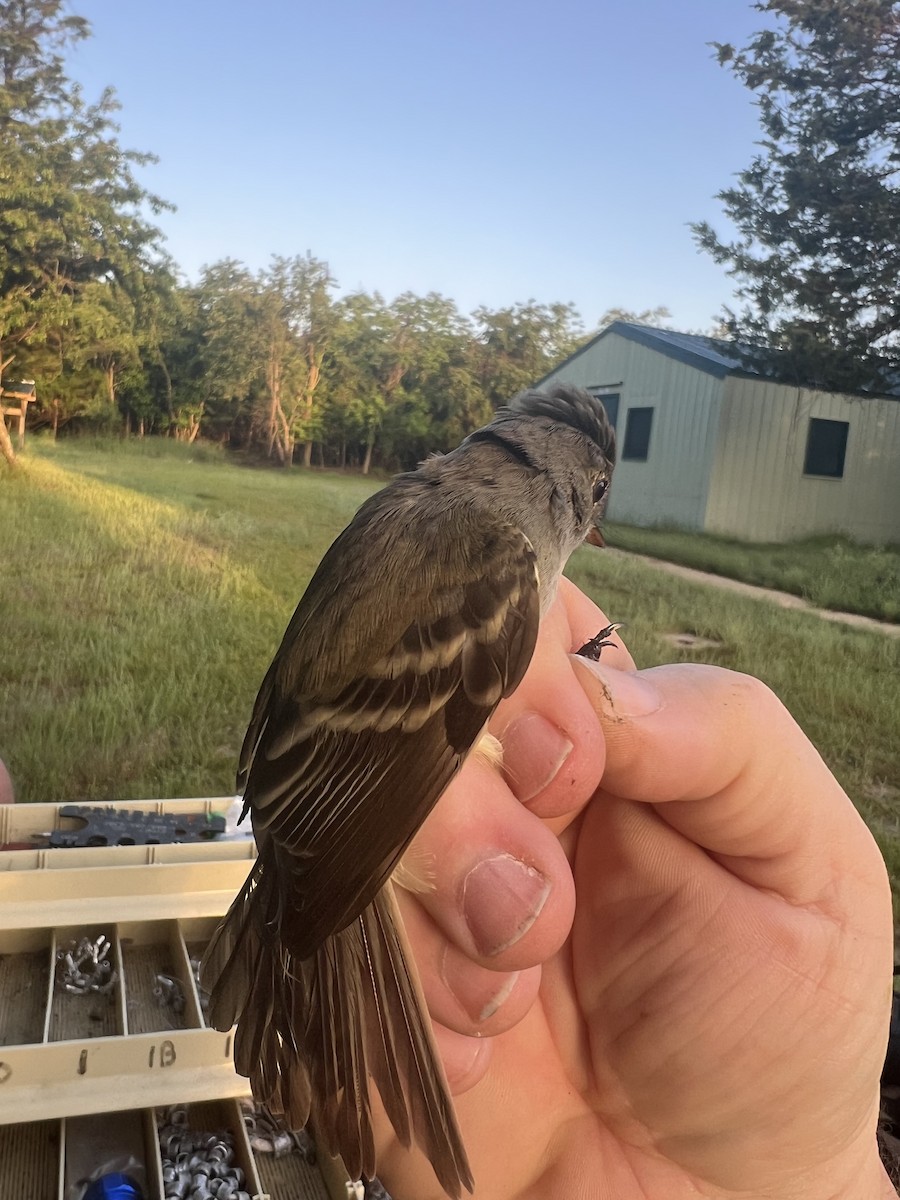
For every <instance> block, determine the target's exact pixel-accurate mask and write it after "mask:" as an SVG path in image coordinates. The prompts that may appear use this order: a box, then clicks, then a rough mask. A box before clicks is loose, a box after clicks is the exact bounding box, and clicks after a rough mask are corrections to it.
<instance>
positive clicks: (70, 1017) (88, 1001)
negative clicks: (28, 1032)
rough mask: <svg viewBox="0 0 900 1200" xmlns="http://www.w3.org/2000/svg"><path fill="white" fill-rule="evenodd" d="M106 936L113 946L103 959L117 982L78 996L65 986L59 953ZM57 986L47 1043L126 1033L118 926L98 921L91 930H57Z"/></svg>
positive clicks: (55, 970) (51, 1004) (53, 989)
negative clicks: (110, 966) (101, 989)
mask: <svg viewBox="0 0 900 1200" xmlns="http://www.w3.org/2000/svg"><path fill="white" fill-rule="evenodd" d="M101 936H103V937H104V938H105V939H106V940H107V941H109V943H110V948H109V951H108V953H107V954H106V955H105V956H104V957H105V958H106V960H107V961H108V962H109V963H110V964H111V965H112V969H113V971H114V972H115V977H116V978H115V983H113V985H112V987H111V988H110V989H109V990H108V991H98V992H90V991H89V992H85V993H83V994H76V993H73V992H69V991H66V990H65V987H64V986H62V984H61V982H60V980H61V972H60V965H59V956H60V954H61V953H62V954H65V953H66V952H71V951H72V948H73V947H77V946H78V944H79V943H80V942H81V940H82V938H85V937H87V938H88V939H89V940H90V941H92V942H96V941H97V940H98V939H99V938H100V937H101ZM53 962H54V983H53V987H52V996H51V1000H50V1022H49V1028H48V1030H47V1041H48V1042H68V1041H84V1039H85V1038H98V1037H111V1036H113V1035H116V1034H122V1033H124V1031H125V1020H124V1009H123V1004H122V960H121V956H120V953H119V946H118V941H117V939H116V931H115V926H110V925H104V924H102V923H100V922H98V923H97V924H95V925H92V926H90V927H89V928H84V927H81V928H75V927H73V928H67V929H56V930H54V933H53Z"/></svg>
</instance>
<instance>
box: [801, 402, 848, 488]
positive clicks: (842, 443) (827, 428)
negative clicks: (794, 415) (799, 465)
mask: <svg viewBox="0 0 900 1200" xmlns="http://www.w3.org/2000/svg"><path fill="white" fill-rule="evenodd" d="M849 428H850V424H849V422H848V421H824V420H822V419H821V418H819V417H812V418H811V419H810V422H809V434H808V436H807V438H806V458H805V459H804V461H803V474H804V475H824V476H826V477H827V478H828V479H843V478H844V457H845V455H846V453H847V431H848V430H849Z"/></svg>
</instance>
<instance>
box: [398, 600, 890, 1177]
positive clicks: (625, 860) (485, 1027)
mask: <svg viewBox="0 0 900 1200" xmlns="http://www.w3.org/2000/svg"><path fill="white" fill-rule="evenodd" d="M605 623H606V619H605V617H603V615H602V614H601V613H599V612H598V610H597V609H596V608H595V607H594V606H593V605H592V604H590V602H589V601H587V600H586V598H585V597H583V596H582V595H581V594H580V593H578V592H577V590H576V589H575V588H574V587H572V585H570V584H564V586H563V588H562V589H561V595H560V599H559V600H558V602H557V604H556V605H555V606H554V609H553V610H552V611H551V613H550V614H548V619H547V620H546V621H545V622H544V627H543V630H542V634H541V639H540V642H539V647H538V651H537V653H536V655H535V659H534V661H533V663H532V665H531V668H530V669H529V672H528V675H527V676H526V678H525V680H524V681H523V683H522V685H521V687H520V688H519V689H518V691H517V692H516V693H515V695H514V696H513V697H511V699H510V700H509V701H508V702H506V704H505V705H503V706H501V709H500V710H498V713H497V716H496V720H495V722H494V723H492V728H493V729H494V731H495V732H497V733H498V734H499V735H500V736H501V740H502V741H503V742H504V749H505V755H504V758H505V761H504V772H505V777H501V776H500V774H499V773H498V772H497V771H496V770H494V769H493V768H491V767H489V766H488V765H486V764H484V763H481V762H470V763H469V764H467V766H466V769H465V771H464V772H463V773H462V774H461V776H460V777H459V779H458V780H457V781H456V782H455V783H454V784H453V786H452V788H451V789H449V790H448V792H447V794H446V795H445V796H444V797H443V798H442V800H441V802H440V804H439V805H438V806H437V808H436V809H435V812H434V813H433V815H432V817H430V818H429V820H428V822H427V823H426V825H425V827H424V828H423V830H422V831H421V834H420V836H419V838H417V841H416V843H415V844H414V853H413V857H412V866H413V870H414V871H418V872H419V873H426V868H428V870H427V873H428V874H429V875H430V883H431V887H430V888H429V889H428V890H425V891H423V892H421V893H419V894H417V895H414V896H411V895H405V896H404V911H405V917H406V920H407V927H408V930H409V933H410V937H411V939H412V941H413V944H414V947H415V950H416V957H417V961H418V963H419V967H420V972H421V975H422V980H423V986H424V989H425V994H426V997H427V999H428V1002H429V1007H430V1009H431V1012H432V1016H433V1017H434V1019H435V1021H436V1023H437V1024H436V1035H437V1038H438V1043H439V1046H440V1047H441V1050H442V1053H443V1055H444V1060H445V1064H446V1068H447V1073H448V1079H449V1082H450V1086H451V1089H452V1090H453V1091H454V1092H455V1093H456V1104H457V1111H458V1113H459V1117H460V1122H461V1125H462V1129H463V1134H464V1136H465V1139H466V1144H467V1148H468V1150H469V1153H470V1157H471V1161H472V1167H473V1172H474V1175H475V1180H476V1197H486V1198H489V1200H538V1198H540V1200H564V1198H565V1200H571V1198H573V1197H575V1196H579V1197H585V1198H591V1200H681V1198H682V1197H684V1198H687V1197H692V1198H696V1197H704V1198H707V1200H713V1198H722V1200H724V1198H725V1197H730V1198H734V1197H747V1198H750V1197H752V1198H753V1200H763V1198H769V1197H771V1198H773V1200H775V1198H777V1200H857V1198H859V1200H862V1198H863V1197H865V1200H875V1198H876V1197H878V1198H880V1197H889V1196H893V1195H894V1192H893V1189H892V1188H891V1185H890V1184H889V1182H888V1180H887V1176H886V1175H885V1173H884V1171H883V1170H882V1168H881V1166H880V1163H879V1160H878V1155H877V1150H876V1143H875V1122H876V1118H877V1110H878V1094H879V1093H878V1080H879V1074H880V1069H881V1064H882V1062H883V1058H884V1047H885V1042H886V1037H887V1027H888V1020H889V1008H890V986H891V968H892V937H891V913H890V893H889V888H888V884H887V880H886V875H885V871H884V866H883V864H882V862H881V858H880V855H879V854H878V851H877V849H876V847H875V845H874V842H873V841H872V839H871V837H870V835H869V834H868V831H867V830H866V829H865V826H864V825H863V823H862V821H861V819H860V818H859V816H858V815H857V813H856V811H855V809H854V808H853V806H852V805H851V803H850V802H849V800H848V799H847V797H846V796H845V795H844V793H843V792H842V791H841V789H840V787H839V786H838V784H837V783H836V781H835V780H834V778H833V777H832V776H831V774H830V773H829V771H828V770H827V768H826V767H825V766H824V764H823V763H822V761H821V759H820V758H819V756H818V754H817V753H816V751H815V750H814V748H813V747H812V746H811V744H810V743H809V742H808V740H807V739H806V737H805V736H804V734H803V733H802V731H801V730H800V729H799V728H798V727H797V725H796V724H795V723H794V722H793V720H792V718H791V717H790V715H789V714H788V713H787V711H786V710H785V709H784V708H783V706H782V705H781V704H780V703H779V702H778V700H777V699H776V698H775V697H774V696H773V695H772V694H771V693H770V692H769V691H768V690H767V689H766V688H765V687H763V685H761V684H759V683H757V682H756V681H754V680H752V679H749V678H748V677H746V676H742V675H736V674H734V673H732V672H728V671H724V670H720V669H718V668H710V667H698V666H689V665H688V666H672V667H663V668H657V669H654V670H650V671H644V672H640V673H639V674H637V675H634V674H632V673H631V668H632V663H631V660H630V658H629V657H628V655H627V652H626V651H625V650H624V648H623V647H621V646H616V647H614V648H612V649H610V650H608V651H604V654H603V659H602V662H601V664H600V665H599V666H597V667H595V666H593V665H592V664H589V663H586V662H584V661H583V660H578V659H573V658H572V657H570V654H569V652H570V651H571V650H572V648H573V647H577V646H580V645H581V644H582V643H583V642H584V641H586V640H587V639H588V638H589V637H590V636H592V635H593V634H594V633H595V632H596V630H597V629H598V628H600V627H601V626H602V625H604V624H605ZM560 731H563V733H562V735H560ZM566 741H567V742H568V743H571V745H572V749H571V751H570V753H569V754H568V757H566V758H565V760H564V761H563V762H562V763H561V764H560V754H561V750H562V749H564V743H565V742H566ZM554 767H555V768H557V770H556V773H555V775H554V772H553V769H554ZM550 775H553V778H552V779H551V780H550V782H545V781H546V780H547V779H548V777H549V776H550ZM601 776H602V785H601V788H600V789H599V790H597V780H599V779H600V778H601ZM542 785H543V786H542ZM576 899H577V905H576ZM379 1173H380V1175H381V1177H382V1179H383V1180H384V1182H385V1183H386V1185H387V1186H388V1188H389V1190H390V1191H391V1192H392V1194H393V1195H394V1196H395V1200H406V1198H408V1197H409V1198H414V1200H431V1198H432V1197H434V1198H435V1200H437V1198H438V1197H440V1196H441V1195H442V1193H441V1192H440V1191H439V1190H437V1189H436V1185H435V1184H434V1181H433V1176H432V1175H431V1172H430V1168H429V1167H428V1164H427V1162H426V1161H425V1160H424V1158H422V1157H421V1156H420V1155H418V1154H408V1153H406V1152H403V1151H402V1150H401V1149H400V1148H399V1147H398V1146H397V1145H396V1143H391V1142H389V1141H387V1140H386V1141H385V1144H384V1145H383V1146H382V1148H381V1150H380V1154H379Z"/></svg>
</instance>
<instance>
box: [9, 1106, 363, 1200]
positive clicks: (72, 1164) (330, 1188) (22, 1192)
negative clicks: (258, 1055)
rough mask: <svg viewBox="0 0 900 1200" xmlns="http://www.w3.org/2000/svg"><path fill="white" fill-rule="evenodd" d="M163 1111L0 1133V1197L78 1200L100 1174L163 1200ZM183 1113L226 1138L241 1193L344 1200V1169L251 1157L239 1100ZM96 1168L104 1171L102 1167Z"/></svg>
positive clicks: (151, 1199)
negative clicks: (116, 1174) (118, 1175)
mask: <svg viewBox="0 0 900 1200" xmlns="http://www.w3.org/2000/svg"><path fill="white" fill-rule="evenodd" d="M168 1107H169V1106H166V1109H153V1108H144V1109H135V1110H130V1111H115V1112H108V1113H102V1114H97V1115H90V1116H77V1115H74V1116H68V1117H63V1118H61V1119H59V1120H43V1121H28V1122H24V1123H21V1124H18V1125H4V1126H0V1196H3V1197H9V1198H10V1200H12V1198H13V1197H15V1198H16V1200H80V1197H81V1196H82V1195H83V1193H84V1191H85V1186H86V1182H87V1181H88V1180H90V1179H91V1178H92V1177H96V1175H97V1172H98V1169H99V1170H102V1169H103V1164H108V1165H109V1166H110V1168H111V1169H114V1170H123V1171H126V1172H127V1173H128V1174H129V1175H130V1176H131V1177H132V1178H133V1179H134V1180H135V1182H136V1183H137V1184H138V1186H139V1187H140V1189H141V1194H142V1196H143V1197H144V1200H164V1197H165V1194H166V1189H165V1184H164V1181H163V1156H162V1153H161V1150H160V1140H159V1136H158V1128H159V1124H160V1123H161V1122H163V1121H164V1120H165V1112H166V1111H167V1109H168ZM178 1107H181V1108H182V1110H183V1111H185V1112H186V1116H187V1121H188V1125H189V1127H190V1128H191V1129H193V1130H196V1131H203V1132H207V1131H209V1132H210V1133H211V1134H212V1135H214V1136H216V1137H219V1136H221V1135H222V1134H223V1133H224V1134H226V1135H228V1136H229V1138H230V1140H231V1143H232V1144H233V1146H234V1159H233V1162H234V1164H235V1165H237V1166H239V1167H240V1168H241V1170H242V1171H243V1174H244V1182H243V1185H242V1186H243V1188H244V1190H245V1191H246V1192H247V1193H248V1194H249V1195H250V1196H252V1197H253V1198H254V1200H347V1197H348V1196H354V1195H355V1194H356V1192H355V1191H354V1190H352V1188H350V1187H348V1184H347V1182H346V1179H347V1177H346V1175H345V1174H344V1173H343V1171H342V1169H341V1167H340V1164H339V1162H334V1161H326V1162H317V1163H316V1164H315V1166H312V1165H310V1164H309V1163H308V1162H307V1161H306V1160H305V1159H304V1157H303V1156H302V1155H301V1154H300V1153H297V1152H294V1153H290V1154H287V1155H284V1156H282V1157H275V1155H273V1154H266V1153H260V1152H257V1151H254V1150H253V1149H251V1146H250V1140H249V1138H248V1135H247V1131H246V1128H245V1126H244V1120H243V1116H242V1114H241V1110H240V1107H239V1105H238V1103H237V1101H235V1100H214V1101H206V1102H204V1103H200V1104H190V1105H187V1106H178ZM98 1164H99V1167H98Z"/></svg>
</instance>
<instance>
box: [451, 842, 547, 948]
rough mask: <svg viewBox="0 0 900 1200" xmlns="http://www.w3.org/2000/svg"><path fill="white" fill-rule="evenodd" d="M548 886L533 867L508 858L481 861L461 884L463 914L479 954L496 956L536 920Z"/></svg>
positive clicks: (515, 940)
mask: <svg viewBox="0 0 900 1200" xmlns="http://www.w3.org/2000/svg"><path fill="white" fill-rule="evenodd" d="M549 895H550V884H549V883H548V882H547V880H546V879H545V878H544V876H543V875H541V873H540V872H539V871H536V870H535V869H534V867H529V866H526V865H525V863H523V862H520V861H519V859H517V858H514V857H513V856H512V855H511V854H498V855H497V856H496V857H495V858H488V859H485V860H484V861H483V862H480V863H478V865H477V866H474V867H473V868H472V870H471V871H470V872H469V873H468V875H467V876H466V878H465V881H464V883H463V892H462V899H463V914H464V916H465V919H466V924H467V925H468V927H469V932H470V933H471V934H472V939H473V941H474V942H475V945H476V947H477V948H478V951H479V953H481V954H483V955H485V956H488V957H489V956H491V955H494V954H499V953H500V952H501V951H502V950H506V949H507V948H508V947H509V946H512V945H513V944H514V943H515V942H517V941H518V940H519V938H520V937H522V935H523V934H524V933H527V931H528V930H529V929H530V928H531V926H532V925H533V924H534V922H535V921H536V920H537V917H538V914H539V913H540V911H541V909H542V908H543V907H544V905H545V903H546V902H547V897H548V896H549Z"/></svg>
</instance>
